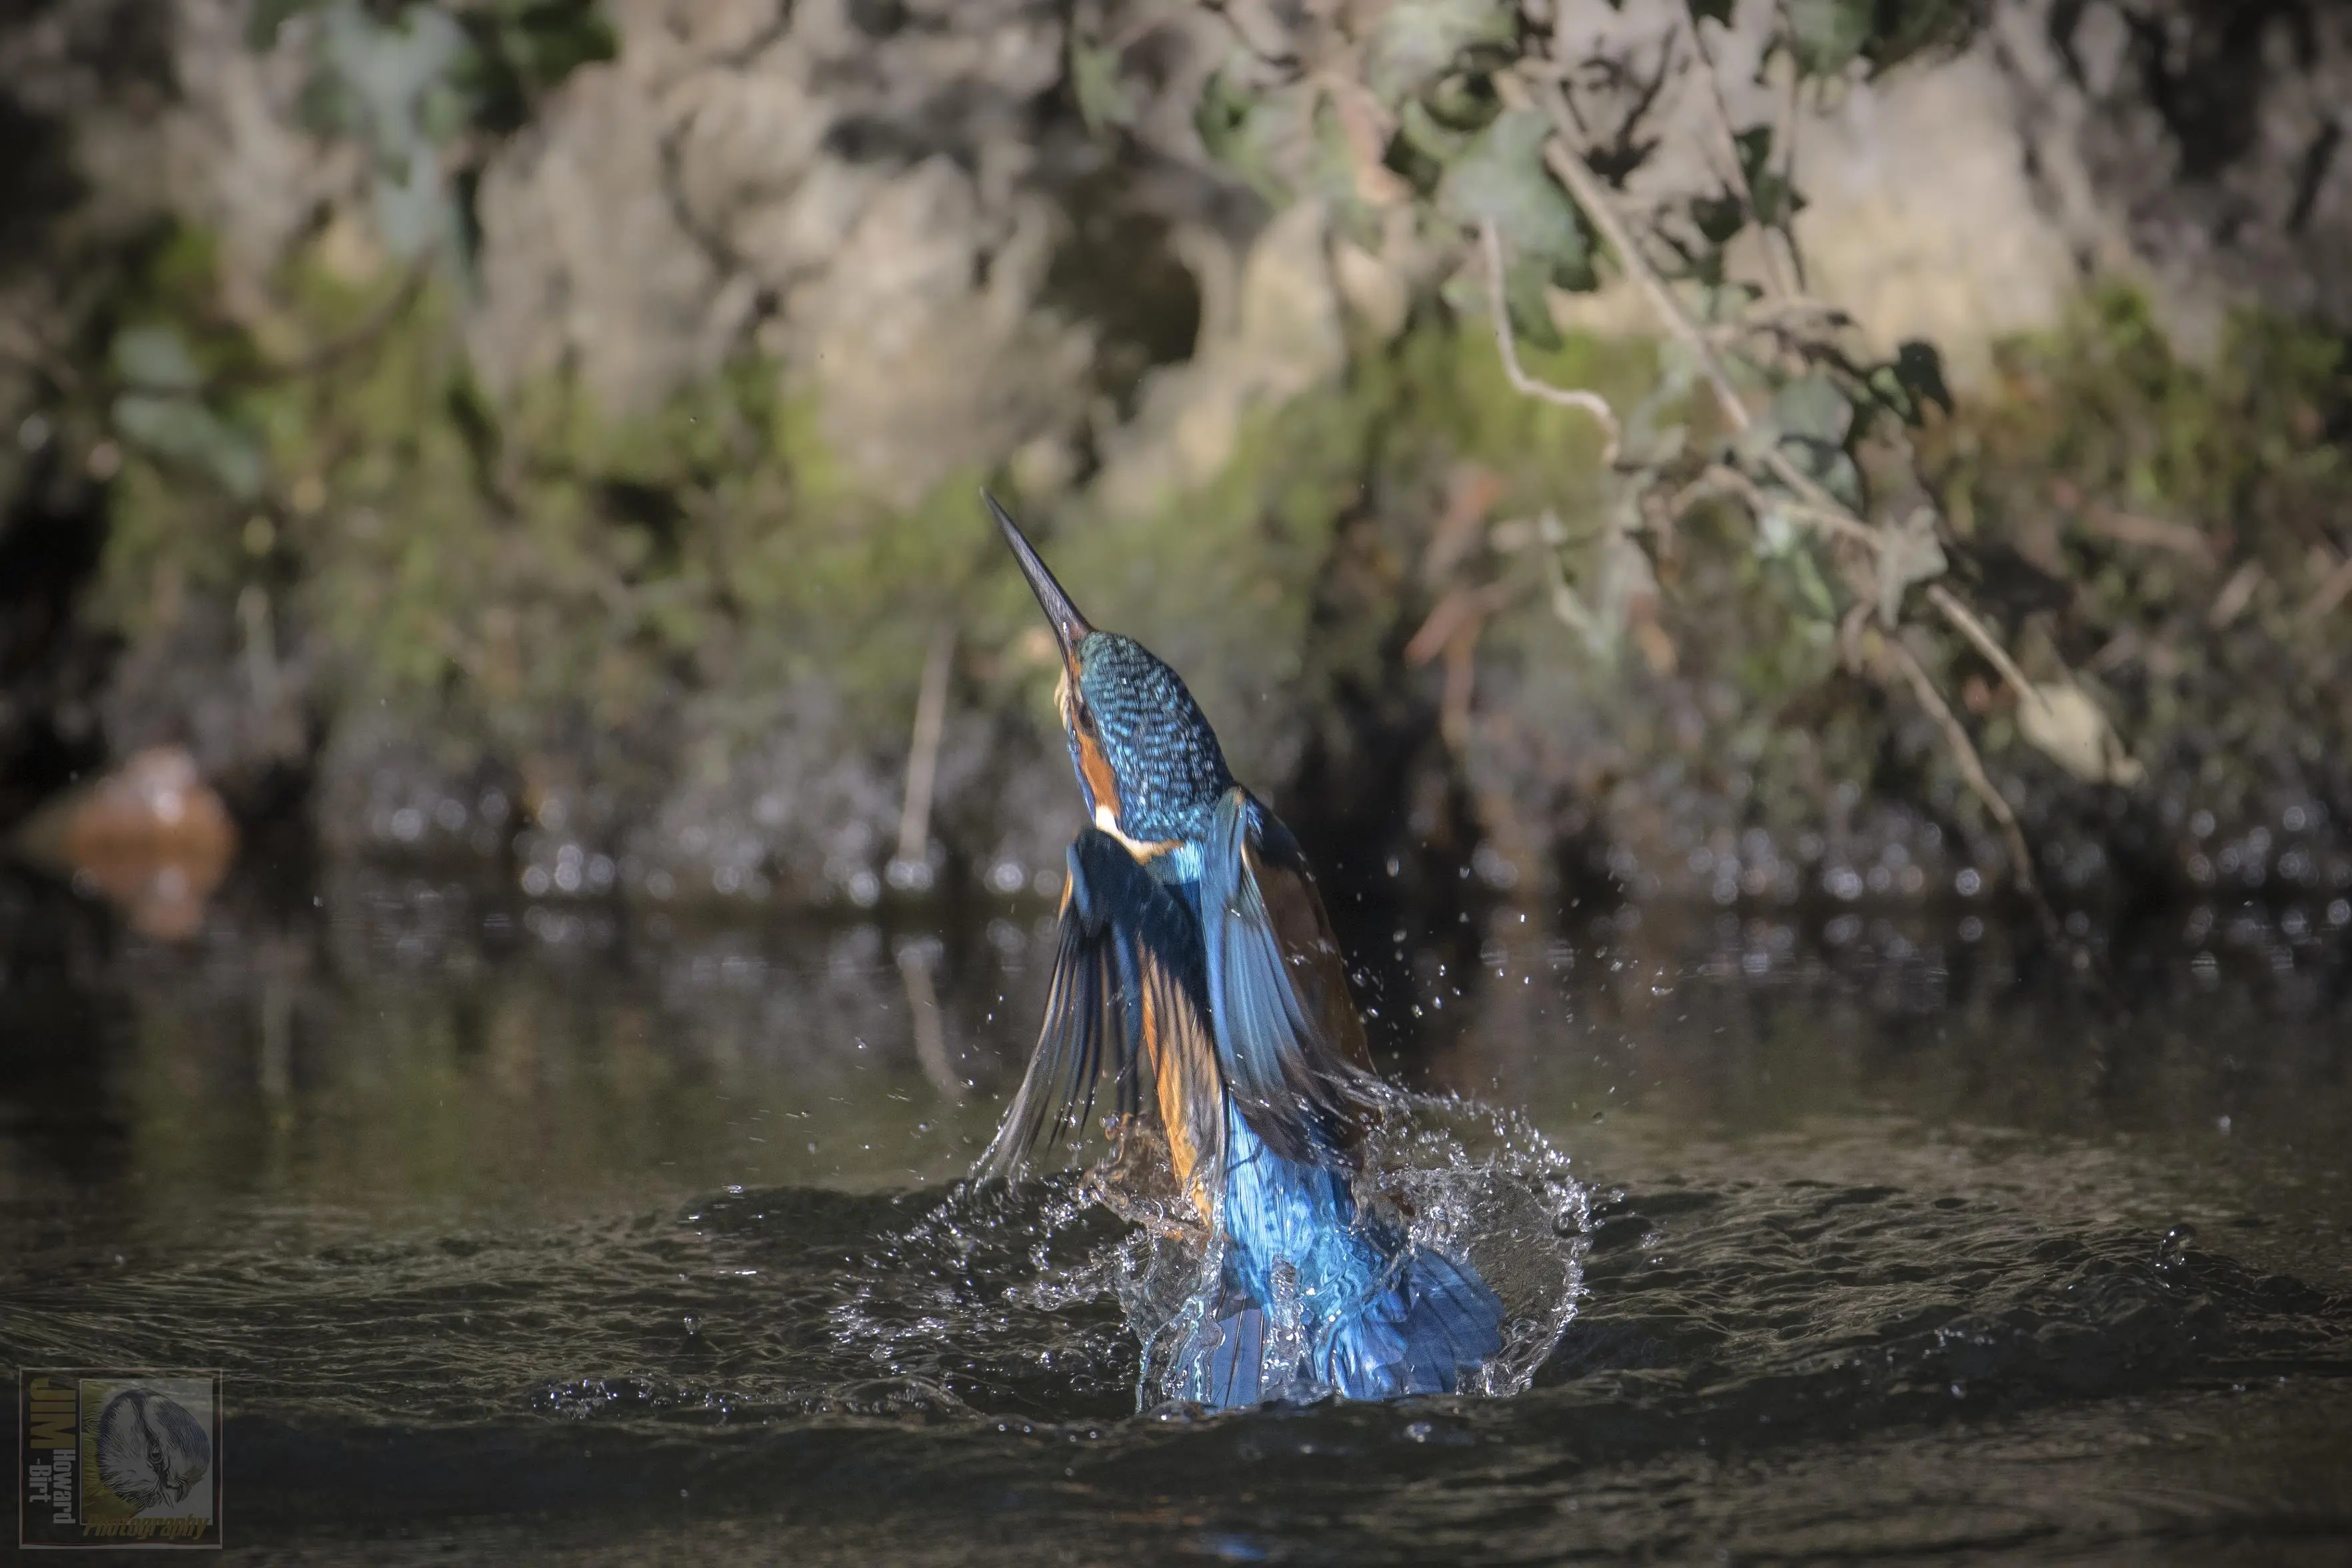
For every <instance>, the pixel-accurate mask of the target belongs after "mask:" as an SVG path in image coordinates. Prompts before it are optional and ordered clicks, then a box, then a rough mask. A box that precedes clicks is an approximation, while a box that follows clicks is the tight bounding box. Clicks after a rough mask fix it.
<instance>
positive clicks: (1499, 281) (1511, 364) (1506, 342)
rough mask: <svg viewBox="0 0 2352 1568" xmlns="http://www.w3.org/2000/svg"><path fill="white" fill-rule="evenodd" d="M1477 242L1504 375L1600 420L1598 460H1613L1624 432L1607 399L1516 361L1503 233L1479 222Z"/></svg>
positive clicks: (1549, 399)
mask: <svg viewBox="0 0 2352 1568" xmlns="http://www.w3.org/2000/svg"><path fill="white" fill-rule="evenodd" d="M1478 243H1479V245H1480V246H1481V247H1482V248H1484V250H1485V251H1486V304H1487V306H1488V308H1490V309H1491V310H1492V311H1493V313H1494V317H1495V346H1496V348H1497V349H1499V350H1502V354H1503V374H1505V375H1506V376H1507V377H1509V378H1510V382H1511V385H1512V387H1513V388H1514V389H1515V390H1517V391H1518V392H1524V393H1525V394H1527V395H1528V396H1529V397H1538V398H1541V399H1543V400H1544V401H1545V402H1551V403H1558V404H1559V406H1560V407H1562V408H1580V409H1582V410H1583V411H1584V412H1585V413H1589V414H1591V416H1592V417H1593V418H1595V419H1597V420H1599V421H1600V422H1601V431H1602V433H1603V436H1604V442H1605V444H1603V446H1602V447H1601V462H1603V463H1604V464H1608V463H1614V462H1616V461H1617V443H1618V439H1619V437H1620V436H1621V435H1622V434H1623V431H1622V427H1621V426H1620V425H1619V424H1618V423H1617V413H1616V411H1615V410H1614V409H1612V408H1611V407H1610V406H1609V400H1608V399H1607V398H1605V397H1602V396H1601V394H1600V393H1599V392H1587V391H1585V390H1584V389H1583V388H1581V387H1556V386H1554V385H1552V384H1551V383H1550V382H1545V381H1538V380H1537V379H1536V378H1535V377H1533V376H1531V375H1529V374H1528V372H1527V371H1526V370H1525V369H1524V368H1522V367H1521V365H1520V364H1519V348H1518V343H1517V340H1515V339H1514V338H1513V337H1512V335H1511V311H1510V307H1509V304H1508V302H1507V301H1506V300H1505V299H1504V298H1503V236H1502V235H1500V234H1498V233H1496V229H1495V220H1494V219H1492V218H1487V219H1485V220H1484V221H1482V222H1481V223H1480V224H1479V225H1478Z"/></svg>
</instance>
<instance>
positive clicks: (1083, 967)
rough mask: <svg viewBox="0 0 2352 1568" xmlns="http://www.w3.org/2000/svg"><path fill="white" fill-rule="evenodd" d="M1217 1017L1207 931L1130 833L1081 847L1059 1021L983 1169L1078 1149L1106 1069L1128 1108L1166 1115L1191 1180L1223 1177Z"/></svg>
mask: <svg viewBox="0 0 2352 1568" xmlns="http://www.w3.org/2000/svg"><path fill="white" fill-rule="evenodd" d="M1206 1017H1207V1009H1206V1006H1205V990H1204V981H1203V975H1202V958H1201V936H1200V928H1199V926H1198V925H1197V924H1196V922H1195V921H1194V919H1193V917H1192V911H1191V910H1190V909H1188V908H1187V907H1185V905H1184V904H1183V903H1182V902H1181V900H1179V899H1178V898H1177V897H1176V896H1175V895H1174V894H1171V893H1170V892H1169V891H1168V889H1167V888H1166V887H1164V886H1162V885H1161V884H1160V882H1159V881H1158V880H1157V879H1156V878H1154V877H1153V876H1152V874H1151V873H1150V872H1149V871H1147V870H1145V869H1144V868H1143V867H1142V866H1140V865H1139V864H1138V863H1136V861H1135V858H1134V856H1132V855H1131V854H1129V852H1128V851H1127V849H1126V848H1125V846H1123V845H1121V844H1120V843H1119V842H1118V840H1116V839H1114V838H1112V837H1111V836H1110V835H1108V833H1104V832H1100V831H1097V830H1095V829H1093V828H1088V829H1087V830H1085V831H1082V832H1080V833H1079V834H1078V836H1077V838H1076V841H1073V842H1072V843H1071V845H1070V853H1069V862H1068V878H1067V881H1066V883H1065V884H1064V887H1063V892H1062V917H1061V932H1060V941H1059V947H1058V950H1057V952H1056V954H1055V960H1054V978H1053V984H1052V988H1051V989H1050V991H1049V992H1048V994H1047V997H1046V1001H1045V1027H1044V1029H1043V1030H1041V1031H1040V1032H1039V1034H1038V1037H1037V1048H1036V1051H1035V1053H1034V1055H1033V1056H1032V1057H1031V1058H1030V1060H1029V1070H1028V1071H1027V1072H1026V1073H1025V1074H1024V1076H1023V1078H1022V1080H1021V1088H1020V1090H1019V1091H1018V1092H1016V1093H1015V1094H1014V1095H1013V1103H1012V1105H1011V1106H1010V1107H1009V1108H1008V1109H1007V1110H1006V1112H1005V1114H1004V1123H1003V1125H1002V1126H1001V1127H999V1128H998V1129H997V1134H996V1138H995V1141H994V1142H992V1144H990V1145H989V1148H988V1153H987V1154H986V1155H983V1156H982V1159H981V1165H980V1171H981V1174H982V1175H983V1176H1013V1175H1014V1174H1016V1173H1018V1172H1020V1171H1022V1170H1024V1169H1026V1168H1028V1167H1029V1166H1032V1165H1033V1164H1035V1163H1038V1162H1039V1161H1040V1160H1042V1159H1043V1158H1044V1157H1045V1156H1047V1155H1051V1154H1052V1153H1053V1151H1054V1149H1055V1146H1056V1145H1059V1144H1060V1143H1062V1141H1063V1140H1064V1139H1065V1138H1066V1137H1067V1138H1068V1139H1069V1141H1070V1142H1071V1143H1072V1144H1073V1145H1075V1144H1076V1143H1077V1142H1079V1141H1081V1140H1082V1139H1083V1138H1084V1137H1085V1135H1086V1133H1087V1126H1088V1124H1089V1123H1091V1122H1092V1120H1093V1118H1094V1111H1095V1101H1096V1095H1097V1091H1098V1088H1099V1085H1100V1083H1101V1081H1102V1078H1103V1076H1104V1074H1105V1073H1106V1072H1108V1073H1109V1074H1110V1075H1111V1077H1112V1079H1113V1083H1114V1092H1115V1094H1116V1097H1117V1100H1116V1109H1117V1111H1118V1113H1119V1114H1120V1115H1122V1116H1131V1115H1137V1114H1151V1115H1156V1116H1158V1117H1159V1119H1160V1122H1161V1124H1162V1125H1163V1127H1164V1128H1165V1130H1166V1132H1167V1134H1168V1138H1169V1144H1170V1152H1171V1155H1172V1156H1173V1157H1174V1159H1175V1163H1176V1176H1177V1179H1178V1182H1179V1184H1180V1185H1181V1186H1193V1185H1194V1182H1195V1180H1196V1177H1197V1178H1202V1179H1205V1181H1206V1184H1207V1185H1206V1187H1205V1189H1204V1190H1206V1191H1213V1190H1215V1187H1216V1185H1217V1183H1218V1181H1219V1180H1221V1179H1222V1176H1221V1173H1222V1168H1223V1166H1222V1162H1223V1145H1224V1140H1223V1131H1222V1128H1223V1080H1222V1078H1221V1077H1220V1075H1219V1072H1218V1068H1217V1060H1216V1053H1215V1050H1214V1048H1213V1046H1212V1045H1211V1044H1210V1042H1209V1038H1208V1030H1207V1027H1206V1024H1205V1022H1204V1020H1205V1019H1206Z"/></svg>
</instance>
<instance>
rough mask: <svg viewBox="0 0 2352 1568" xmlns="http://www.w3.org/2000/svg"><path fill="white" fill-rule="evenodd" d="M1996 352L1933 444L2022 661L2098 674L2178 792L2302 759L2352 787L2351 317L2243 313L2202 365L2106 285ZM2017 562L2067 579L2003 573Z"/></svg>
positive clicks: (2145, 311) (2144, 303)
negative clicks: (2333, 321)
mask: <svg viewBox="0 0 2352 1568" xmlns="http://www.w3.org/2000/svg"><path fill="white" fill-rule="evenodd" d="M2347 442H2352V350H2347V344H2346V341H2345V340H2344V339H2343V338H2342V336H2340V335H2339V334H2336V333H2334V332H2331V331H2328V330H2326V329H2322V328H2318V327H2315V326H2312V325H2309V324H2305V323H2299V322H2295V321H2293V320H2290V319H2284V318H2282V317H2278V316H2274V315H2268V314H2263V313H2260V312H2248V313H2243V314H2241V315H2239V316H2238V317H2236V318H2235V319H2233V320H2232V321H2231V323H2230V326H2229V329H2228V330H2227V332H2226V334H2225V336H2224V339H2223V342H2222V345H2221V350H2220V351H2219V352H2218V353H2217V354H2216V355H2215V356H2213V358H2212V360H2211V361H2210V363H2205V362H2199V361H2192V360H2189V359H2186V358H2184V357H2182V356H2181V355H2180V354H2179V353H2178V352H2177V351H2176V350H2175V349H2174V348H2173V346H2172V345H2171V342H2170V340H2169V339H2168V336H2167V335H2166V333H2165V332H2164V330H2163V329H2162V328H2161V326H2160V324H2159V322H2158V319H2157V318H2156V315H2155V313H2154V310H2153V308H2152V307H2151V306H2150V304H2149V302H2148V300H2147V298H2146V297H2145V296H2144V295H2141V294H2139V293H2137V292H2135V291H2132V290H2129V289H2125V288H2120V287H2109V288H2105V289H2103V290H2101V291H2099V292H2096V293H2095V294H2093V295H2092V296H2090V297H2089V298H2086V299H2084V301H2083V302H2082V303H2081V304H2079V305H2078V306H2077V307H2076V308H2074V311H2073V313H2072V315H2071V317H2070V318H2069V319H2068V320H2067V322H2066V323H2065V325H2064V326H2063V328H2061V329H2058V330H2056V331H2054V332H2052V333H2049V334H2046V335H2042V336H2040V337H2035V338H2031V339H2027V340H2021V341H2018V342H2016V343H2013V344H2011V345H2010V346H2009V347H2008V348H2007V349H2006V350H2005V351H2004V352H2003V354H2002V356H2001V359H2000V384H1999V386H1998V387H1997V389H1995V390H1994V391H1993V392H1990V393H1989V394H1988V395H1986V396H1984V397H1981V398H1979V399H1978V400H1976V401H1975V402H1973V403H1972V404H1971V405H1970V406H1969V407H1968V408H1966V409H1965V410H1964V411H1963V417H1962V418H1961V419H1959V420H1958V421H1957V422H1955V423H1952V424H1949V425H1947V426H1944V427H1942V428H1940V429H1938V430H1937V432H1936V433H1935V434H1934V435H1933V437H1932V438H1931V439H1929V440H1928V441H1927V442H1925V443H1923V451H1922V455H1923V457H1924V458H1925V460H1926V467H1927V472H1928V473H1929V474H1930V476H1932V477H1933V479H1934V481H1935V483H1936V484H1937V486H1938V488H1939V490H1940V491H1941V492H1942V494H1943V495H1944V496H1945V497H1946V504H1947V507H1948V510H1949V512H1950V514H1951V516H1952V517H1954V519H1955V520H1956V523H1957V524H1958V526H1959V527H1960V529H1961V531H1962V533H1963V534H1964V536H1965V547H1964V548H1965V549H1967V550H1968V551H1969V552H1970V553H1971V554H1972V555H1973V556H1974V557H1975V558H1976V559H1979V560H1980V561H1981V562H1983V563H1984V564H1983V565H1982V566H1981V567H1980V568H1979V570H1980V572H1982V573H1983V574H1984V576H1985V577H1986V578H1987V579H1988V589H1989V591H1988V592H1987V594H1986V597H1987V598H1988V599H1989V600H1990V601H1991V602H1992V603H1993V604H1994V605H1995V607H1996V608H1999V609H2000V610H2002V611H2003V612H2004V613H2005V615H2006V617H2007V618H2008V619H2009V620H2010V621H2011V623H2012V624H2014V625H2015V626H2016V627H2017V628H2018V629H2019V631H2020V632H2021V644H2022V648H2023V651H2024V654H2025V656H2026V657H2027V658H2028V660H2029V662H2030V667H2031V661H2032V660H2034V659H2036V658H2037V657H2039V658H2042V659H2063V660H2066V661H2068V662H2072V663H2078V664H2084V665H2087V666H2089V667H2090V668H2092V669H2093V670H2095V672H2097V674H2098V678H2099V681H2100V685H2101V689H2102V691H2103V692H2104V693H2105V694H2106V695H2108V696H2110V697H2111V698H2112V700H2114V701H2116V703H2117V704H2118V705H2120V706H2122V707H2123V708H2124V710H2125V712H2126V716H2127V719H2128V727H2129V728H2130V730H2131V731H2132V733H2134V735H2135V737H2144V740H2143V744H2142V746H2141V747H2140V749H2141V750H2142V751H2143V752H2144V753H2145V754H2146V759H2147V761H2148V762H2149V763H2150V764H2151V766H2152V767H2154V768H2156V770H2157V772H2158V775H2159V777H2160V778H2162V779H2164V784H2163V788H2164V789H2165V790H2166V791H2167V792H2168V793H2170V794H2172V795H2174V796H2176V797H2177V796H2178V795H2179V793H2180V792H2182V791H2183V790H2185V789H2197V790H2199V792H2200V793H2201V794H2203V795H2205V796H2207V797H2210V799H2211V800H2213V802H2214V803H2215V804H2216V806H2217V807H2221V808H2227V807H2229V806H2231V805H2236V806H2238V807H2246V806H2248V805H2250V804H2252V803H2253V802H2256V801H2258V800H2260V798H2261V797H2262V796H2263V793H2264V792H2265V791H2266V790H2269V789H2273V788H2276V787H2280V786H2283V785H2287V784H2288V783H2289V782H2290V777H2291V776H2290V775H2284V774H2282V773H2281V771H2280V769H2281V768H2282V767H2285V768H2294V767H2295V766H2296V765H2297V764H2300V765H2301V766H2302V768H2303V769H2304V770H2305V771H2306V772H2307V773H2308V775H2309V777H2310V778H2311V779H2312V781H2313V782H2314V783H2316V784H2318V785H2320V786H2321V787H2322V790H2323V793H2324V794H2334V795H2335V796H2336V798H2337V799H2339V800H2347V799H2352V796H2347V788H2352V777H2346V776H2344V765H2343V759H2344V758H2347V757H2352V713H2347V709H2346V708H2345V706H2344V704H2343V702H2342V700H2341V695H2340V694H2341V693H2342V691H2343V690H2344V689H2345V685H2346V682H2347V680H2352V611H2347V600H2346V599H2345V597H2344V591H2345V588H2346V587H2347V584H2352V578H2347V576H2346V575H2345V573H2346V572H2347V568H2346V567H2345V564H2344V563H2345V560H2346V552H2347V546H2352V536H2347V530H2346V528H2345V518H2346V517H2347V516H2352V450H2347ZM2004 560H2011V561H2016V562H2020V563H2021V564H2022V569H2023V571H2024V572H2027V573H2032V574H2038V575H2039V576H2041V577H2042V579H2043V580H2045V581H2049V582H2054V583H2058V584H2062V585H2063V591H2062V592H2061V593H2059V594H2058V595H2055V596H2053V597H2051V598H2042V597H2038V596H2036V595H2035V594H2033V593H2032V592H2031V591H2023V590H2020V591H2010V592H2007V593H2006V594H2004V593H2003V592H2002V591H2000V587H1999V582H1998V579H1999V577H2000V574H2001V565H2000V563H2001V562H2002V561H2004ZM2009 575H2010V576H2011V578H2012V579H2014V578H2015V577H2017V576H2018V575H2019V572H2018V570H2017V569H2016V568H2013V567H2012V568H2011V569H2009ZM2331 595H2332V597H2331ZM2232 601H2236V602H2235V604H2234V607H2233V605H2232ZM2002 722H2003V721H2000V720H1996V723H1997V725H1998V724H2000V723H2002Z"/></svg>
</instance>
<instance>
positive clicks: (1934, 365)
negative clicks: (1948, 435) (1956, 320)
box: [1895, 338, 1952, 413]
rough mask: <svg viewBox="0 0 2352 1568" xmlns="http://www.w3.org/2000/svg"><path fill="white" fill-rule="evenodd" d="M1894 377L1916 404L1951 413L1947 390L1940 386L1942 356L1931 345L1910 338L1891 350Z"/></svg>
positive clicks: (1942, 375)
mask: <svg viewBox="0 0 2352 1568" xmlns="http://www.w3.org/2000/svg"><path fill="white" fill-rule="evenodd" d="M1895 380H1897V381H1898V382H1901V383H1902V385H1903V390H1904V391H1906V392H1909V393H1910V394H1911V396H1912V398H1913V400H1914V401H1915V402H1918V403H1930V402H1932V403H1934V404H1935V405H1936V406H1937V408H1940V409H1942V410H1943V411H1944V412H1945V413H1951V412H1952V392H1951V389H1950V388H1949V387H1948V386H1946V385H1945V384H1944V357H1943V356H1942V355H1941V354H1939V353H1937V351H1936V346H1935V345H1934V344H1933V343H1925V342H1921V341H1920V340H1918V339H1916V338H1914V339H1912V340H1909V341H1908V342H1906V343H1904V344H1903V345H1902V346H1901V347H1899V348H1897V349H1896V350H1895Z"/></svg>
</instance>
